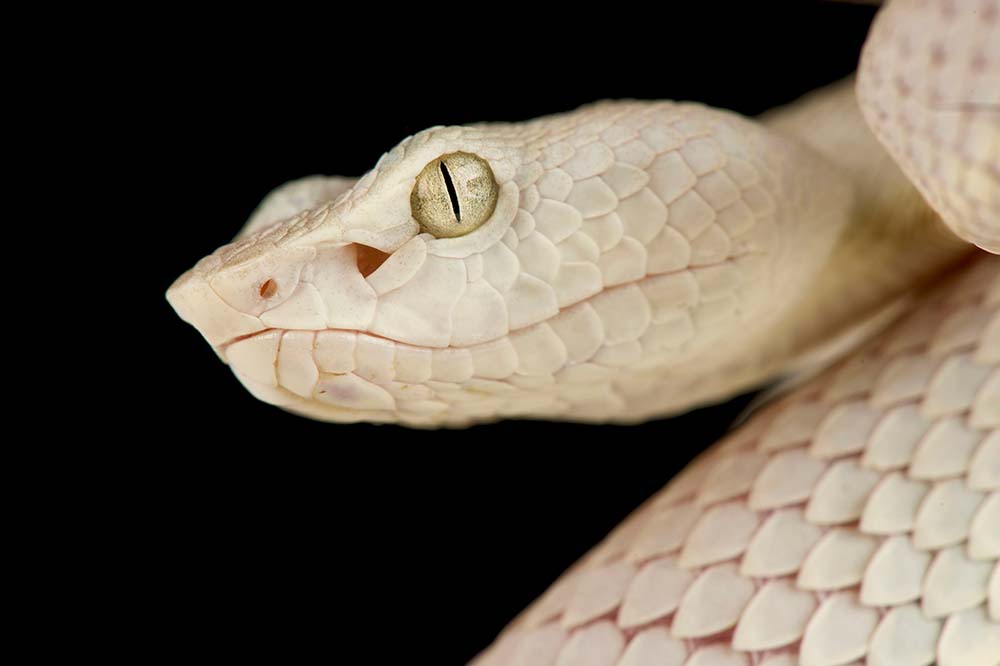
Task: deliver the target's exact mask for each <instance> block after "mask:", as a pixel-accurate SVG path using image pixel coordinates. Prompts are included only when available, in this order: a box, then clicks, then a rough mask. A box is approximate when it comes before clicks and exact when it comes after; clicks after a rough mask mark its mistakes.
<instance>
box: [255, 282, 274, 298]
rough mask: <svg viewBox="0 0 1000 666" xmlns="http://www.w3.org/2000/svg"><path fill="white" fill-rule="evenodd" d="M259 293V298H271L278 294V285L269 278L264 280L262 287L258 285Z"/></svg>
mask: <svg viewBox="0 0 1000 666" xmlns="http://www.w3.org/2000/svg"><path fill="white" fill-rule="evenodd" d="M259 292H260V297H261V298H271V297H272V296H274V295H275V294H276V293H278V283H277V282H275V281H274V280H272V279H271V278H268V279H266V280H264V283H263V284H262V285H260V290H259Z"/></svg>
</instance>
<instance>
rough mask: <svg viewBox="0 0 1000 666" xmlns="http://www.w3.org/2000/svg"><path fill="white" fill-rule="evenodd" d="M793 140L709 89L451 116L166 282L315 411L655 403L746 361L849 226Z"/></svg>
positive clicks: (260, 393)
mask: <svg viewBox="0 0 1000 666" xmlns="http://www.w3.org/2000/svg"><path fill="white" fill-rule="evenodd" d="M796 150H797V148H796V147H795V146H794V145H792V144H790V143H789V142H787V141H784V140H783V139H781V138H778V137H774V136H771V135H769V134H768V133H767V132H765V131H764V130H763V129H762V128H760V127H758V126H756V125H755V124H753V123H751V122H750V121H747V120H745V119H742V118H740V117H738V116H736V115H734V114H730V113H726V112H721V111H716V110H712V109H708V108H705V107H703V106H700V105H694V104H673V103H641V102H629V103H602V104H599V105H594V106H590V107H585V108H584V109H581V110H579V111H576V112H574V113H569V114H564V115H560V116H552V117H548V118H542V119H539V120H536V121H532V122H529V123H523V124H505V125H482V126H472V127H439V128H433V129H430V130H427V131H424V132H421V133H419V134H417V135H415V136H413V137H411V138H409V139H407V140H405V141H403V142H402V143H401V144H400V145H398V146H397V147H396V148H394V149H393V150H392V151H391V152H389V153H387V154H386V155H385V156H383V158H382V159H381V160H380V161H379V162H378V164H377V165H376V166H375V167H374V168H373V169H372V170H371V171H370V172H369V173H368V174H366V175H365V176H364V177H362V178H361V179H360V180H358V181H356V182H353V183H348V182H347V181H345V180H341V179H336V180H334V181H330V180H326V181H324V180H323V179H315V178H314V179H309V180H307V181H302V182H301V183H299V184H292V185H290V186H286V189H284V190H279V191H278V193H277V194H275V195H272V197H271V198H269V199H268V200H267V201H265V204H263V206H262V209H261V211H260V212H259V213H258V214H257V215H256V216H255V217H254V218H252V219H251V222H250V224H249V225H248V228H247V230H245V231H244V235H243V236H242V237H239V238H238V239H237V240H236V241H235V242H234V243H232V244H230V245H226V246H224V247H222V248H220V249H218V250H217V251H216V252H214V253H213V254H211V255H209V256H208V257H206V258H205V259H203V260H201V261H200V262H199V263H198V264H197V265H196V266H195V267H194V268H193V269H192V270H191V271H188V272H187V273H185V274H184V275H183V276H182V277H181V278H179V279H178V280H177V282H176V283H175V284H174V285H173V286H172V287H171V288H170V290H169V291H168V293H167V298H168V300H169V301H170V303H171V304H172V305H173V306H174V308H175V309H176V310H177V312H178V314H179V315H180V316H181V318H183V319H184V320H185V321H188V322H189V323H191V324H193V325H194V326H195V327H196V328H197V329H198V330H199V331H200V332H201V333H202V334H203V335H204V337H205V338H206V339H207V340H208V342H209V343H210V344H212V345H213V346H214V347H215V349H216V350H217V351H218V353H219V355H220V356H221V357H222V359H223V360H224V361H226V362H227V363H229V364H230V365H231V367H232V369H233V371H234V372H235V374H236V376H237V377H238V378H239V379H240V381H242V382H243V384H244V385H246V387H247V388H248V389H249V390H250V391H251V392H253V393H254V395H256V396H257V397H259V398H261V399H263V400H265V401H266V402H269V403H272V404H276V405H279V406H282V407H284V408H286V409H289V410H291V411H294V412H297V413H300V414H304V415H307V416H310V417H314V418H318V419H323V420H330V421H340V422H345V421H361V420H364V421H391V422H399V423H404V424H408V425H416V426H425V425H426V426H430V425H442V424H443V425H466V424H469V423H472V422H476V421H482V420H492V419H496V418H502V417H536V416H537V417H545V418H566V419H575V420H589V421H604V420H611V419H616V420H636V419H640V418H646V417H648V416H649V415H650V414H652V413H662V412H663V411H664V409H671V408H673V409H680V408H682V407H687V406H689V405H691V404H692V401H694V400H698V399H706V398H708V397H717V396H718V395H720V394H722V393H724V392H726V391H732V390H733V384H734V383H738V382H745V381H746V380H747V376H748V375H747V372H751V371H750V370H746V369H739V370H736V369H733V367H728V366H726V365H725V364H726V363H727V362H729V361H732V359H733V358H734V357H735V356H736V353H737V351H738V350H737V349H736V348H735V347H734V348H733V349H732V350H729V349H728V348H727V341H730V339H731V338H734V337H738V338H740V339H743V338H746V337H747V335H749V333H748V331H750V332H752V334H753V335H758V336H765V335H766V334H767V331H766V325H767V324H768V323H769V322H770V321H772V320H773V319H774V318H775V317H777V316H779V315H780V314H781V312H782V307H783V306H781V305H779V304H778V303H777V301H776V299H774V298H773V297H772V295H771V294H770V293H768V291H767V288H768V285H769V284H771V282H772V281H774V282H775V283H776V284H778V285H779V286H780V285H784V284H794V283H796V281H798V282H801V281H803V280H805V279H806V278H808V276H810V275H811V274H812V273H813V272H815V270H816V269H817V266H818V263H817V262H815V261H802V260H799V261H787V260H786V261H783V260H782V256H783V255H784V254H787V253H788V251H789V248H790V247H796V244H798V247H800V248H801V247H809V248H818V250H817V252H814V253H813V254H812V255H811V256H814V257H815V256H822V254H823V252H824V251H826V250H825V249H824V248H829V247H830V246H831V245H832V239H833V238H834V237H835V236H836V230H837V229H838V228H839V227H838V224H839V222H837V220H839V217H838V216H840V215H841V212H839V211H843V210H844V208H845V206H846V203H845V202H848V201H849V198H850V197H849V196H847V195H846V194H845V191H844V189H843V188H838V182H839V181H838V180H837V174H836V173H834V172H832V171H830V170H828V169H827V168H826V166H825V164H822V163H821V162H819V161H818V160H815V159H814V158H812V157H810V156H809V155H805V154H803V155H798V156H797V158H796V159H792V157H793V155H792V154H793V153H795V151H796ZM815 179H823V181H824V182H825V183H828V185H829V186H828V187H824V188H823V189H822V192H821V193H818V194H814V195H811V196H808V197H806V196H803V194H802V192H803V191H804V190H805V189H806V188H805V187H804V183H806V182H810V180H812V181H813V182H815ZM339 190H344V191H342V192H340V191H339ZM335 192H336V194H334V193H335ZM803 215H808V218H809V220H810V222H811V225H810V226H808V227H807V226H806V225H803V224H797V222H799V221H801V220H800V218H801V217H802V216H803ZM779 227H784V228H786V229H787V231H786V232H785V233H782V234H777V233H776V231H777V230H778V228H779ZM779 236H781V237H782V238H779ZM775 267H777V268H775ZM769 269H771V270H769ZM727 359H728V361H727ZM727 367H728V370H723V369H724V368H727ZM713 368H715V369H716V370H719V371H720V372H723V374H724V376H725V377H726V378H727V380H726V381H722V382H721V383H720V382H714V383H713V384H712V386H710V387H708V386H706V385H705V384H704V382H703V380H701V379H697V378H698V377H702V378H703V377H704V375H705V374H706V369H707V370H708V371H709V372H711V370H712V369H713ZM753 371H756V370H753ZM726 373H728V374H726ZM741 373H742V374H741ZM727 381H729V382H730V383H728V384H727ZM699 382H701V383H699ZM723 385H724V386H723Z"/></svg>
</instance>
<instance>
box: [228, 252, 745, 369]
mask: <svg viewBox="0 0 1000 666" xmlns="http://www.w3.org/2000/svg"><path fill="white" fill-rule="evenodd" d="M756 254H762V253H761V252H756V251H746V252H741V253H739V254H734V255H733V256H731V257H727V258H725V259H723V260H722V261H718V262H716V263H714V264H705V265H704V266H687V267H685V268H680V269H677V270H674V271H667V272H665V273H656V274H655V275H646V276H644V277H641V278H639V279H637V280H630V281H628V282H623V283H621V284H616V285H613V286H611V287H608V288H605V289H602V290H600V291H599V292H597V293H595V294H591V295H590V296H587V297H586V298H582V299H580V300H579V301H576V302H575V303H571V304H569V305H566V306H563V307H560V308H559V309H558V311H557V312H556V313H555V314H553V315H552V316H551V317H547V318H545V319H542V320H541V321H537V322H535V323H533V324H528V325H527V326H521V327H519V328H515V329H510V330H509V331H507V333H506V334H504V335H500V336H497V337H495V338H492V339H490V340H484V341H482V342H477V343H476V344H474V345H465V346H453V345H447V346H444V347H430V346H427V345H415V344H413V343H412V342H404V341H402V340H397V339H395V338H390V337H388V336H385V335H379V334H378V333H373V332H371V331H363V330H360V329H356V328H338V327H329V328H317V329H296V328H281V327H278V326H269V327H267V328H263V329H261V330H259V331H254V332H253V333H245V334H243V335H237V336H236V337H234V338H232V339H230V340H227V341H226V342H223V343H222V344H220V345H217V346H216V348H215V351H216V353H218V354H219V356H221V357H222V358H223V359H225V357H226V356H225V354H226V350H227V349H228V348H229V346H230V345H233V344H235V343H237V342H242V341H243V340H248V339H250V338H254V337H257V336H259V335H265V334H267V333H271V332H273V331H282V332H285V331H304V332H312V333H320V332H322V331H339V332H342V333H355V334H357V335H365V336H368V337H370V338H376V339H379V340H386V341H388V342H391V343H393V344H394V345H398V346H402V347H410V348H413V349H473V348H475V347H480V346H483V345H489V344H492V343H494V342H496V341H497V340H502V339H504V338H505V337H507V336H509V335H511V334H512V333H517V332H519V331H525V330H528V329H530V328H532V327H533V326H538V325H539V324H544V323H545V322H546V321H549V320H550V319H552V318H553V317H557V316H559V315H560V314H562V313H563V312H565V311H566V310H569V309H570V308H575V307H577V306H579V305H582V304H584V303H589V302H590V301H592V300H593V299H595V298H597V297H598V296H601V295H602V294H606V293H608V292H610V291H616V290H619V289H627V288H628V287H632V286H635V285H640V284H642V283H644V282H648V281H649V280H655V279H659V278H667V277H671V276H675V275H680V274H682V273H687V272H690V271H692V270H697V269H700V268H714V267H716V266H722V265H724V264H729V263H733V262H735V261H737V260H739V259H743V258H744V257H748V256H751V255H756Z"/></svg>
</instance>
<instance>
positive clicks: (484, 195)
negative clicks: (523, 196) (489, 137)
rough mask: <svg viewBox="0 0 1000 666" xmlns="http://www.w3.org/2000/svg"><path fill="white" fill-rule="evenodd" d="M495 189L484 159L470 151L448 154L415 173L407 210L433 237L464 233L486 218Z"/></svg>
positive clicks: (493, 200)
mask: <svg viewBox="0 0 1000 666" xmlns="http://www.w3.org/2000/svg"><path fill="white" fill-rule="evenodd" d="M497 191H498V188H497V181H496V178H494V177H493V170H492V169H490V165H489V164H487V162H486V160H484V159H483V158H481V157H479V156H478V155H472V154H470V153H448V154H447V155H442V156H441V157H439V158H437V159H436V160H433V161H431V162H430V164H428V165H427V166H425V167H424V170H423V171H421V172H420V175H419V176H417V183H416V185H414V186H413V191H412V192H410V212H411V213H412V214H413V217H414V219H416V221H417V222H419V223H420V226H421V227H422V228H423V230H424V231H426V232H428V233H430V234H433V235H434V236H436V237H437V238H454V237H456V236H464V235H465V234H467V233H469V232H470V231H472V230H474V229H477V228H478V227H479V226H481V225H482V224H483V222H485V221H486V220H488V219H490V215H492V214H493V209H494V208H496V205H497Z"/></svg>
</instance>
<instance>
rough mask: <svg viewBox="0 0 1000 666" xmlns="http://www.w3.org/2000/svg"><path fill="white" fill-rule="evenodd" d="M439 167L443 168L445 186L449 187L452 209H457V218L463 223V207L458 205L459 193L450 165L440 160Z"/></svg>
mask: <svg viewBox="0 0 1000 666" xmlns="http://www.w3.org/2000/svg"><path fill="white" fill-rule="evenodd" d="M438 168H439V169H440V170H441V175H442V176H443V177H444V186H445V187H447V188H448V198H449V199H451V209H452V210H453V211H455V219H456V220H457V221H458V222H459V223H461V222H462V209H461V207H459V205H458V193H457V192H455V183H453V182H452V180H451V172H450V171H448V165H446V164H445V163H444V160H441V161H440V162H438Z"/></svg>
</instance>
